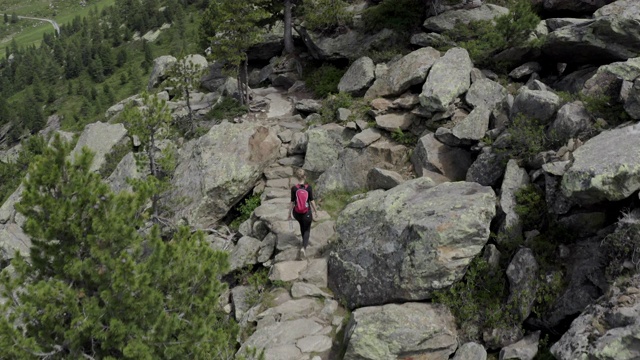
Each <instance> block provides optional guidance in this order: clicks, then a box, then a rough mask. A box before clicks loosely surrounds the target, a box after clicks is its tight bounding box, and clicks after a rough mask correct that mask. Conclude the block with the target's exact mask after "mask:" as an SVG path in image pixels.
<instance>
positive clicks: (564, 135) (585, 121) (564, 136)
mask: <svg viewBox="0 0 640 360" xmlns="http://www.w3.org/2000/svg"><path fill="white" fill-rule="evenodd" d="M592 123H593V121H592V120H591V115H590V114H589V112H587V109H586V108H585V107H584V104H583V103H582V102H581V101H574V102H572V103H568V104H565V105H564V106H562V107H561V108H560V110H559V111H558V116H556V119H555V120H554V121H553V122H552V123H551V126H549V130H548V131H547V133H548V134H549V136H550V137H551V138H553V139H554V140H556V141H558V142H559V143H561V144H565V143H566V142H567V140H569V139H570V138H573V137H577V136H578V135H582V134H584V133H586V132H587V131H588V130H589V129H591V125H592Z"/></svg>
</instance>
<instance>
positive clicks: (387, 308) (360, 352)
mask: <svg viewBox="0 0 640 360" xmlns="http://www.w3.org/2000/svg"><path fill="white" fill-rule="evenodd" d="M346 334H349V338H348V339H347V341H348V345H347V350H346V352H345V354H344V360H387V359H398V358H403V355H405V354H411V357H412V358H416V359H433V360H436V359H443V360H444V359H448V358H449V355H451V354H452V353H453V352H454V351H455V350H456V348H457V346H458V340H457V332H456V325H455V320H454V318H453V315H451V312H450V311H449V309H448V308H447V307H445V306H443V305H439V304H422V303H405V304H389V305H384V306H372V307H365V308H360V309H358V310H356V311H354V312H353V314H352V317H351V321H350V322H349V325H348V327H347V330H346Z"/></svg>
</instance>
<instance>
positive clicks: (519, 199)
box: [515, 184, 548, 231]
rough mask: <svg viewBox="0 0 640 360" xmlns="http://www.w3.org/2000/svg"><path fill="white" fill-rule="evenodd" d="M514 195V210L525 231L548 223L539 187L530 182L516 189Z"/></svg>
mask: <svg viewBox="0 0 640 360" xmlns="http://www.w3.org/2000/svg"><path fill="white" fill-rule="evenodd" d="M515 195H516V208H515V211H516V214H518V216H519V217H520V219H521V220H522V227H523V229H524V230H525V231H528V230H533V229H539V228H541V227H542V226H544V224H546V223H548V212H547V203H546V201H545V199H544V192H543V191H542V190H541V189H540V188H538V187H537V186H535V185H532V184H530V185H527V186H524V187H522V188H520V189H518V191H516V194H515Z"/></svg>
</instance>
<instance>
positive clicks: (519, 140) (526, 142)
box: [508, 115, 549, 161]
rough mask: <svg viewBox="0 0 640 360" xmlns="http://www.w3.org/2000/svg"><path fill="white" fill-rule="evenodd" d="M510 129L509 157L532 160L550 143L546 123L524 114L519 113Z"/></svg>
mask: <svg viewBox="0 0 640 360" xmlns="http://www.w3.org/2000/svg"><path fill="white" fill-rule="evenodd" d="M508 131H509V134H510V135H511V149H510V150H509V157H510V158H512V159H522V160H525V161H531V160H533V158H534V157H535V156H536V155H537V154H538V153H540V152H542V151H544V150H545V149H546V147H547V145H548V143H549V141H548V139H547V137H546V134H545V132H544V125H541V124H540V123H539V121H538V120H535V119H529V118H527V117H525V116H523V115H518V116H517V117H516V118H515V119H514V120H513V123H512V124H511V125H510V126H509V129H508Z"/></svg>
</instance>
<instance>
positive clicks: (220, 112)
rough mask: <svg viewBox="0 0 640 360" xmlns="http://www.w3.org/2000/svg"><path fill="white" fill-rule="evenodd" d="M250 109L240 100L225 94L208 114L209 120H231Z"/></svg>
mask: <svg viewBox="0 0 640 360" xmlns="http://www.w3.org/2000/svg"><path fill="white" fill-rule="evenodd" d="M247 111H249V109H248V108H247V107H246V106H244V105H240V102H239V101H238V100H236V99H234V98H232V97H228V96H225V97H223V98H222V100H221V101H220V102H219V103H218V104H217V105H215V106H214V107H213V108H212V109H211V110H209V112H208V113H207V115H206V117H205V118H206V119H207V120H216V122H220V121H222V120H231V119H233V118H235V117H237V116H241V115H244V114H246V113H247Z"/></svg>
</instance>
